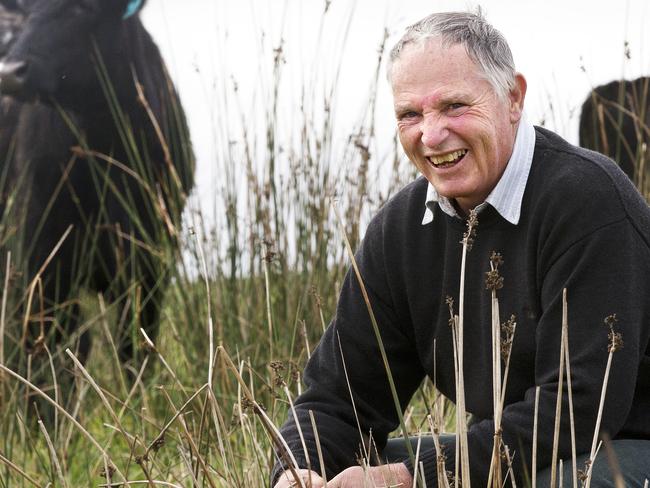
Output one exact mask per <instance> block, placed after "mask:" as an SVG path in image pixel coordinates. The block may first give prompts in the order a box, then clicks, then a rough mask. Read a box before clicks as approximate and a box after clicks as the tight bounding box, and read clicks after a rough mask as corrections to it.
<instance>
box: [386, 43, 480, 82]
mask: <svg viewBox="0 0 650 488" xmlns="http://www.w3.org/2000/svg"><path fill="white" fill-rule="evenodd" d="M425 66H427V67H429V66H431V67H436V68H437V70H440V71H443V70H444V71H449V70H454V69H460V70H465V71H472V72H474V71H475V70H477V71H480V66H479V65H478V64H477V63H476V62H475V60H474V59H472V57H471V56H470V54H469V52H468V51H467V48H466V47H465V45H464V44H461V43H451V42H447V41H444V40H443V39H441V38H440V37H428V38H425V39H418V40H415V41H413V42H409V43H407V44H404V45H403V46H402V49H401V50H400V52H399V55H398V56H397V57H395V59H394V60H393V62H392V63H391V65H390V67H389V73H388V75H389V79H390V80H391V81H392V80H393V78H394V76H395V74H396V73H398V72H403V71H404V70H406V71H418V70H419V69H421V68H423V67H425ZM468 74H469V73H468Z"/></svg>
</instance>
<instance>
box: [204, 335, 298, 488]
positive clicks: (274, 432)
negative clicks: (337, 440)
mask: <svg viewBox="0 0 650 488" xmlns="http://www.w3.org/2000/svg"><path fill="white" fill-rule="evenodd" d="M219 353H221V357H222V358H223V360H224V361H225V362H226V366H227V367H228V368H229V369H230V370H231V372H232V373H233V374H234V375H235V379H236V380H237V382H238V383H239V385H240V386H241V388H242V391H243V392H244V396H245V397H246V399H247V400H248V401H249V402H250V403H251V404H252V405H253V409H254V412H255V413H256V414H257V415H258V417H259V418H260V420H261V422H262V427H264V430H266V432H267V434H268V435H269V437H270V438H271V440H272V442H273V444H274V445H275V446H276V447H280V448H282V452H281V453H280V455H281V456H282V457H283V458H284V460H285V461H290V462H289V463H288V466H287V467H288V469H289V471H290V472H291V475H292V476H293V478H294V480H295V482H296V483H298V486H300V488H306V487H305V485H304V483H303V480H302V478H301V477H300V476H299V475H298V473H297V471H296V469H299V466H298V462H297V461H296V458H295V457H294V456H293V453H292V452H291V449H289V446H288V445H287V442H286V441H285V440H284V438H283V437H282V434H280V431H279V430H278V429H277V427H276V426H275V424H274V423H273V421H272V420H271V419H270V418H269V417H268V415H267V414H266V412H265V411H264V409H263V408H261V407H260V405H259V404H258V403H257V401H256V400H255V398H254V397H253V394H252V393H251V391H250V390H249V388H248V385H246V382H245V381H244V379H243V378H242V377H241V375H240V374H239V371H238V370H237V368H236V366H235V364H234V363H233V362H232V359H231V358H230V355H229V354H228V352H227V351H226V350H225V348H224V347H223V346H218V347H217V354H219ZM210 391H212V389H211V388H210Z"/></svg>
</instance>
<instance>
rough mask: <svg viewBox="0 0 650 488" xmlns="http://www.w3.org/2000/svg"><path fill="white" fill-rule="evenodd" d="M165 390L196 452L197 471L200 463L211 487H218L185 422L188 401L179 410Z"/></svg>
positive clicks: (185, 435)
mask: <svg viewBox="0 0 650 488" xmlns="http://www.w3.org/2000/svg"><path fill="white" fill-rule="evenodd" d="M163 392H164V393H165V397H166V398H167V402H168V403H169V405H170V406H171V407H172V409H173V410H174V418H178V421H179V423H180V425H181V427H182V429H183V433H184V437H185V439H186V440H187V443H188V445H189V446H190V451H191V452H193V453H194V457H195V458H196V460H197V461H198V463H197V470H196V471H197V472H198V466H199V465H200V467H201V468H202V471H203V473H204V475H205V476H204V479H206V480H207V481H208V484H209V485H210V486H211V488H216V484H215V482H214V480H213V479H212V475H211V470H210V469H209V466H208V464H207V463H206V461H205V459H204V458H203V456H201V451H200V449H199V447H198V446H197V444H196V442H195V441H194V438H193V437H192V435H191V434H190V430H189V429H188V427H187V424H186V423H185V419H184V418H183V411H184V410H185V408H186V407H187V405H188V402H185V404H184V405H183V406H182V407H181V408H180V409H178V410H177V409H176V406H175V405H174V402H172V399H171V398H170V397H169V395H168V394H167V391H166V390H164V389H163ZM157 438H158V439H162V437H160V435H159V436H158V437H157ZM156 445H157V443H152V444H151V446H152V448H153V449H155V448H156V447H155V446H156ZM147 453H148V452H147ZM148 457H149V456H148V455H147V456H143V458H145V459H147V458H148ZM146 474H147V477H148V478H149V479H151V478H150V477H149V474H148V473H146Z"/></svg>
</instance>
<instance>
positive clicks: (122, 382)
mask: <svg viewBox="0 0 650 488" xmlns="http://www.w3.org/2000/svg"><path fill="white" fill-rule="evenodd" d="M97 301H98V302H99V314H100V319H99V323H100V324H101V326H102V331H103V332H104V335H105V336H106V340H107V341H108V344H109V345H110V348H111V356H112V359H113V361H114V363H113V364H114V365H117V368H115V370H116V372H117V378H118V380H119V382H120V389H121V391H122V392H123V393H124V394H128V392H129V390H128V388H127V387H126V381H125V380H124V373H123V371H122V368H121V367H120V357H119V355H118V353H117V347H116V346H115V341H114V340H113V336H112V335H111V333H110V330H109V329H108V320H106V303H105V302H104V295H103V294H102V293H98V294H97Z"/></svg>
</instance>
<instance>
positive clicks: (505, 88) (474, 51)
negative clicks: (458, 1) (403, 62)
mask: <svg viewBox="0 0 650 488" xmlns="http://www.w3.org/2000/svg"><path fill="white" fill-rule="evenodd" d="M433 38H438V39H440V40H441V41H442V43H443V46H446V47H449V46H453V45H457V44H461V45H463V46H464V47H465V50H466V51H467V55H468V56H469V58H470V59H471V60H472V61H474V62H475V63H476V64H477V65H478V66H479V68H480V69H481V71H482V72H483V75H484V76H485V78H486V80H487V81H489V82H490V84H491V85H492V87H493V88H494V90H495V92H496V93H497V95H498V96H500V97H503V98H505V97H507V95H508V93H509V92H510V90H511V89H512V88H514V86H515V74H516V71H515V63H514V60H513V58H512V52H511V51H510V47H509V46H508V42H507V41H506V39H505V37H503V34H501V32H499V31H498V30H497V29H495V28H494V27H493V26H492V25H491V24H490V23H488V22H487V21H486V20H485V18H484V17H483V15H482V13H481V11H480V10H479V11H478V12H477V13H476V14H473V13H470V12H441V13H434V14H431V15H429V16H428V17H425V18H424V19H422V20H420V21H418V22H416V23H415V24H413V25H411V26H409V27H407V29H406V32H405V33H404V35H403V36H402V38H401V39H400V40H399V41H398V42H397V44H395V47H393V49H391V51H390V56H389V58H388V66H387V74H388V80H389V81H391V73H392V69H393V64H394V63H395V61H396V60H397V59H398V58H399V57H400V55H401V53H402V51H403V50H404V48H405V47H406V46H407V45H409V44H420V45H421V44H424V42H425V41H427V40H429V39H433Z"/></svg>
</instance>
